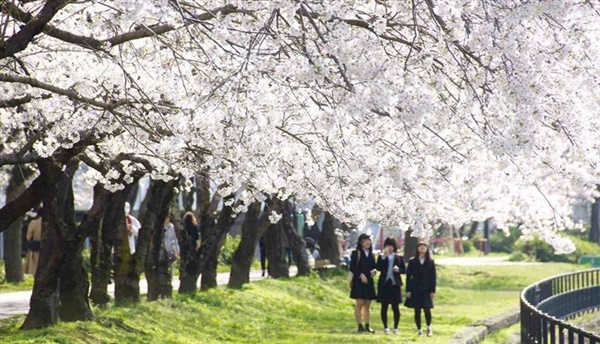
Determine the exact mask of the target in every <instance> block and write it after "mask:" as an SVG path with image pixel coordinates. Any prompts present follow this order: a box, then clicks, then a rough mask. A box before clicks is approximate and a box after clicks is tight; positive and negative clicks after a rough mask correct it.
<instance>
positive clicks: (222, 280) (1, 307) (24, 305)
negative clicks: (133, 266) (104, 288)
mask: <svg viewBox="0 0 600 344" xmlns="http://www.w3.org/2000/svg"><path fill="white" fill-rule="evenodd" d="M290 273H292V271H290ZM261 279H264V277H262V276H261V271H260V270H254V271H251V272H250V281H251V282H252V281H258V280H261ZM199 281H200V279H198V282H199ZM228 282H229V272H223V273H219V274H217V284H218V285H226V284H227V283H228ZM198 286H200V284H199V283H198ZM178 288H179V277H177V276H175V277H174V279H173V290H177V289H178ZM108 293H109V294H110V295H111V296H112V297H114V296H115V284H114V283H112V284H109V285H108ZM147 293H148V283H147V282H146V280H145V279H143V280H140V294H142V295H143V294H147ZM30 298H31V290H28V291H19V292H11V293H0V319H4V318H8V317H12V316H14V315H19V314H27V312H29V299H30Z"/></svg>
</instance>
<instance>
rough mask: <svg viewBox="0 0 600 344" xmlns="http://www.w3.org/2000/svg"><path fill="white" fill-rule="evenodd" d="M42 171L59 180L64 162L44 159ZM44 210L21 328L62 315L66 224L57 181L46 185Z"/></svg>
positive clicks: (51, 322) (49, 322) (46, 323)
mask: <svg viewBox="0 0 600 344" xmlns="http://www.w3.org/2000/svg"><path fill="white" fill-rule="evenodd" d="M38 166H39V169H40V172H41V174H42V176H43V178H40V179H42V180H43V179H46V180H57V179H58V178H59V177H56V175H60V174H61V166H60V165H58V164H55V163H54V162H53V161H49V160H43V161H40V162H39V164H38ZM45 191H46V192H45V194H44V198H43V202H44V210H43V212H42V242H41V247H40V258H39V263H38V266H37V269H36V274H35V281H34V284H33V292H32V295H31V300H30V302H29V313H28V314H27V318H25V322H24V323H23V325H22V326H21V329H24V330H29V329H35V328H42V327H46V326H50V325H54V324H56V322H57V321H58V316H59V306H60V300H59V290H58V286H59V270H60V266H61V263H62V262H61V261H62V257H63V241H62V236H63V228H61V226H60V219H59V218H58V216H59V212H58V204H57V203H58V202H57V190H56V187H55V186H54V185H52V186H46V190H45Z"/></svg>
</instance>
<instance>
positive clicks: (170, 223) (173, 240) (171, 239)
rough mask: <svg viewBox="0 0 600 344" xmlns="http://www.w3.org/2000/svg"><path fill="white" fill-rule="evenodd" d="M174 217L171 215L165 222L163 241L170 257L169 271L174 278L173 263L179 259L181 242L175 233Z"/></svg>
mask: <svg viewBox="0 0 600 344" xmlns="http://www.w3.org/2000/svg"><path fill="white" fill-rule="evenodd" d="M174 222H175V220H174V216H173V215H169V216H167V218H166V219H165V222H164V227H163V228H164V230H165V237H164V239H163V242H164V245H165V251H166V252H167V257H169V270H170V274H171V278H173V263H174V262H175V261H176V260H177V258H179V241H178V240H177V234H176V233H175V225H174Z"/></svg>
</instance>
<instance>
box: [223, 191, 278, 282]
mask: <svg viewBox="0 0 600 344" xmlns="http://www.w3.org/2000/svg"><path fill="white" fill-rule="evenodd" d="M260 208H261V203H260V202H254V203H252V204H250V206H249V207H248V211H247V212H246V217H245V218H244V223H243V224H242V240H241V241H240V244H239V245H238V247H237V248H236V250H235V252H234V253H233V261H232V263H231V274H230V275H229V287H231V288H237V287H241V286H243V285H244V284H246V283H248V282H250V268H251V266H252V260H253V259H254V251H255V249H256V244H257V243H258V240H259V239H260V237H261V236H262V235H263V234H264V233H265V231H266V230H267V228H268V223H269V219H268V215H267V214H268V213H267V212H266V211H265V212H264V214H263V215H262V216H260Z"/></svg>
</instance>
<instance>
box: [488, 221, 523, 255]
mask: <svg viewBox="0 0 600 344" xmlns="http://www.w3.org/2000/svg"><path fill="white" fill-rule="evenodd" d="M520 236H521V231H520V230H519V229H518V228H516V227H511V228H510V229H509V235H506V234H505V233H504V232H503V231H498V232H497V233H495V234H493V235H491V236H490V250H491V251H492V252H501V253H512V252H513V251H514V249H515V242H516V241H517V240H518V239H519V237H520Z"/></svg>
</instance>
